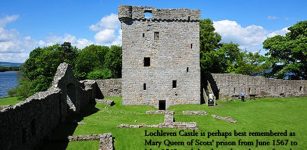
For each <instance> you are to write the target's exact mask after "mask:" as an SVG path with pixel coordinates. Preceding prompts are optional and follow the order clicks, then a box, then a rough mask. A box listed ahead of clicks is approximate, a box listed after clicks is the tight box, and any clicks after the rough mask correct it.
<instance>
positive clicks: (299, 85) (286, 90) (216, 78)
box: [95, 74, 307, 99]
mask: <svg viewBox="0 0 307 150" xmlns="http://www.w3.org/2000/svg"><path fill="white" fill-rule="evenodd" d="M211 75H212V77H213V81H212V82H211V83H215V84H216V85H212V86H213V87H216V88H217V90H219V91H218V93H219V99H229V98H234V97H237V96H239V95H240V93H241V92H243V93H245V95H246V96H247V97H249V96H254V97H289V96H307V80H282V79H269V78H265V77H261V76H248V75H241V74H211ZM95 81H96V82H97V84H98V87H99V89H100V90H101V92H102V93H103V95H104V96H121V79H106V80H95Z"/></svg>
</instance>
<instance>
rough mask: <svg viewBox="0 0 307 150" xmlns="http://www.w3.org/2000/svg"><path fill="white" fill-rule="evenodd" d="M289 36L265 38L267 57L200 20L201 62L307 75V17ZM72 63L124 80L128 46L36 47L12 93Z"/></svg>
mask: <svg viewBox="0 0 307 150" xmlns="http://www.w3.org/2000/svg"><path fill="white" fill-rule="evenodd" d="M288 29H289V30H290V32H289V33H287V34H286V35H285V36H280V35H277V36H274V37H271V38H268V39H266V40H265V41H264V43H263V45H264V48H265V49H267V50H268V52H267V53H266V55H264V56H263V55H260V54H259V53H257V52H256V53H252V52H247V51H243V50H241V49H240V48H239V45H238V44H236V43H222V42H221V36H220V35H219V34H218V33H216V32H215V29H214V27H213V23H212V21H211V20H210V19H204V20H201V21H200V64H201V71H202V73H239V74H245V75H263V76H266V77H271V78H285V77H288V78H289V79H307V72H306V69H307V63H306V61H307V59H306V55H307V30H306V29H307V21H302V22H298V23H297V24H295V25H293V26H291V27H289V28H288ZM62 62H67V63H69V64H71V65H72V67H73V71H74V75H75V76H76V77H77V78H78V79H79V80H83V79H108V78H121V67H122V48H121V47H120V46H110V47H108V46H100V45H90V46H87V47H85V48H83V49H78V48H76V47H74V46H71V44H70V43H67V42H65V43H63V44H62V45H59V44H56V45H52V46H48V47H43V48H40V47H39V48H36V49H34V50H33V51H32V52H31V53H30V57H29V59H27V60H26V62H25V63H24V64H23V65H22V67H21V74H22V78H21V80H20V84H19V86H18V87H17V88H15V89H12V90H11V91H10V92H9V94H10V95H11V96H19V97H21V98H26V97H28V96H30V95H32V94H34V93H35V92H38V91H43V90H46V89H47V88H48V87H49V86H50V84H51V82H52V80H53V76H54V74H55V72H56V69H57V67H58V65H59V64H60V63H62Z"/></svg>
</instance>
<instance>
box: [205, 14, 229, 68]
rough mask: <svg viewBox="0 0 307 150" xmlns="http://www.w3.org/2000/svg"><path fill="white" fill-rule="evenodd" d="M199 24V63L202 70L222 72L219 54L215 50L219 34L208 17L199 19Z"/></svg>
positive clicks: (217, 45)
mask: <svg viewBox="0 0 307 150" xmlns="http://www.w3.org/2000/svg"><path fill="white" fill-rule="evenodd" d="M199 26H200V33H199V36H200V65H201V70H202V72H222V71H223V70H224V69H223V68H224V67H225V66H223V63H222V61H221V60H220V54H219V53H218V52H217V51H216V50H217V49H218V48H219V47H220V46H221V44H219V42H220V41H221V36H220V35H219V34H218V33H216V32H214V31H215V29H214V27H213V22H212V21H211V20H210V19H204V20H201V21H200V23H199Z"/></svg>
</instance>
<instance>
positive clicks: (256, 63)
mask: <svg viewBox="0 0 307 150" xmlns="http://www.w3.org/2000/svg"><path fill="white" fill-rule="evenodd" d="M241 55H242V60H241V61H240V62H239V64H238V67H237V68H236V69H235V73H239V74H245V75H266V74H265V72H266V71H267V70H269V69H270V67H271V62H270V60H269V59H268V57H266V56H263V55H260V54H259V53H258V52H257V53H252V52H241Z"/></svg>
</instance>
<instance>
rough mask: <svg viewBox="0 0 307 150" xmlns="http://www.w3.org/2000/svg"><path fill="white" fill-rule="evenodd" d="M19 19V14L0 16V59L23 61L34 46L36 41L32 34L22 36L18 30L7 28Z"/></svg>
mask: <svg viewBox="0 0 307 150" xmlns="http://www.w3.org/2000/svg"><path fill="white" fill-rule="evenodd" d="M17 19H18V15H12V16H6V17H3V18H0V61H11V62H23V61H24V60H25V59H26V58H27V57H28V53H29V50H31V49H33V48H34V45H35V41H34V40H33V39H32V38H31V37H30V36H26V37H21V36H20V35H19V32H18V31H16V30H14V29H7V28H6V25H7V24H9V23H12V22H14V21H16V20H17Z"/></svg>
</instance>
